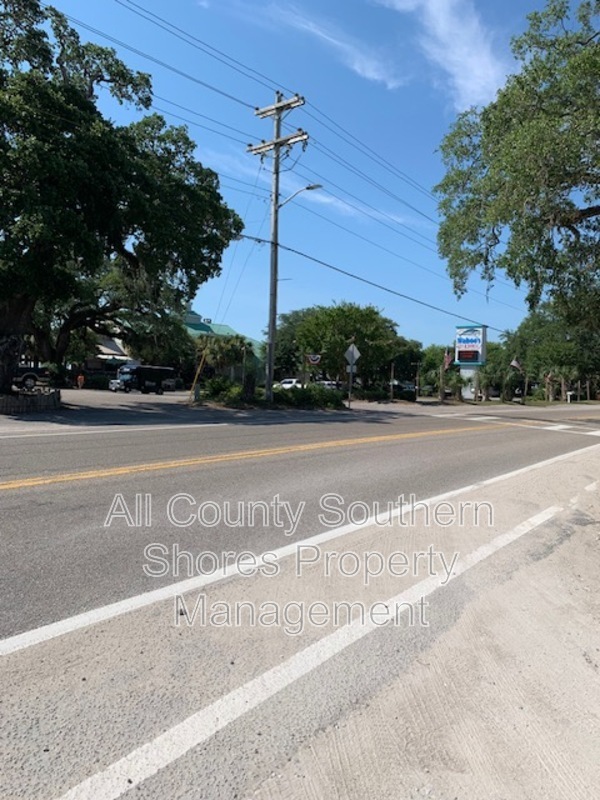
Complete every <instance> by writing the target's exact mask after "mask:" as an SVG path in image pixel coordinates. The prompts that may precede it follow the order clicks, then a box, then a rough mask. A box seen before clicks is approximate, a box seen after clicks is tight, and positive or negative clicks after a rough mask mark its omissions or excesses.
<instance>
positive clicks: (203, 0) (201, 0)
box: [196, 0, 210, 8]
mask: <svg viewBox="0 0 600 800" xmlns="http://www.w3.org/2000/svg"><path fill="white" fill-rule="evenodd" d="M196 5H197V6H200V8H210V3H209V2H208V0H196Z"/></svg>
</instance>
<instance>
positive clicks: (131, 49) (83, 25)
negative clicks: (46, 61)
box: [42, 3, 255, 110]
mask: <svg viewBox="0 0 600 800" xmlns="http://www.w3.org/2000/svg"><path fill="white" fill-rule="evenodd" d="M42 5H43V6H44V7H45V8H49V6H48V5H46V4H45V3H43V4H42ZM64 16H65V17H66V19H68V20H69V22H72V23H74V24H75V25H78V26H79V27H80V28H83V29H84V30H86V31H89V32H90V33H94V34H96V36H101V37H102V38H103V39H106V40H107V41H109V42H112V43H113V44H116V45H118V46H119V47H123V48H124V49H125V50H129V52H130V53H134V54H135V55H138V56H141V57H142V58H145V59H147V60H148V61H152V62H153V63H154V64H158V66H160V67H164V69H168V70H169V71H170V72H174V73H175V74H176V75H179V76H180V77H182V78H186V79H187V80H189V81H192V82H193V83H196V84H198V85H199V86H203V87H204V88H205V89H210V90H211V91H212V92H216V93H217V94H220V95H221V96H222V97H226V98H227V99H228V100H233V102H235V103H239V104H240V105H242V106H245V108H250V109H253V110H254V108H255V106H253V105H252V103H247V102H246V101H245V100H242V99H240V98H239V97H235V96H234V95H232V94H229V92H225V91H223V89H219V88H218V87H217V86H213V85H212V84H210V83H207V82H206V81H203V80H200V78H196V77H195V76H194V75H190V73H189V72H184V71H183V70H181V69H178V67H174V66H173V65H172V64H168V63H167V62H166V61H161V59H159V58H156V57H155V56H152V55H150V54H149V53H145V52H144V51H143V50H138V48H137V47H133V46H132V45H129V44H127V43H126V42H123V41H121V40H120V39H116V38H115V37H114V36H110V34H108V33H105V32H104V31H101V30H99V29H98V28H94V27H93V26H92V25H88V24H87V23H85V22H82V21H81V20H79V19H76V18H75V17H72V16H70V15H69V14H65V15H64Z"/></svg>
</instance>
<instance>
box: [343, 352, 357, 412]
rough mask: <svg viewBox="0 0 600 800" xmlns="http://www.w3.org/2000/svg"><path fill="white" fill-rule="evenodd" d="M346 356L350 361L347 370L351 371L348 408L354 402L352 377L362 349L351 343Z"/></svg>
mask: <svg viewBox="0 0 600 800" xmlns="http://www.w3.org/2000/svg"><path fill="white" fill-rule="evenodd" d="M344 355H345V356H346V361H347V362H348V366H347V367H346V372H348V373H349V378H348V408H350V406H351V404H352V379H353V377H354V373H355V372H356V362H357V361H358V359H359V358H360V350H359V349H358V347H357V346H356V345H355V344H351V345H350V347H349V348H348V349H347V350H346V352H345V353H344Z"/></svg>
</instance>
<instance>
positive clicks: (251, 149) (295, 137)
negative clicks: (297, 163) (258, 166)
mask: <svg viewBox="0 0 600 800" xmlns="http://www.w3.org/2000/svg"><path fill="white" fill-rule="evenodd" d="M307 141H308V133H306V131H303V130H302V129H301V128H299V129H298V130H297V131H296V132H295V133H290V134H289V135H288V136H282V137H281V138H280V139H272V140H271V141H270V142H261V143H260V144H249V145H248V149H247V151H246V152H248V153H252V155H255V156H260V155H263V154H264V153H268V152H269V150H274V149H275V148H276V147H291V146H292V145H294V144H298V143H299V142H307Z"/></svg>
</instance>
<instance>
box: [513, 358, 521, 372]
mask: <svg viewBox="0 0 600 800" xmlns="http://www.w3.org/2000/svg"><path fill="white" fill-rule="evenodd" d="M510 366H511V367H514V368H515V369H518V370H519V372H523V367H522V366H521V365H520V364H519V362H518V360H517V358H516V357H515V358H513V360H512V361H511V362H510Z"/></svg>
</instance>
